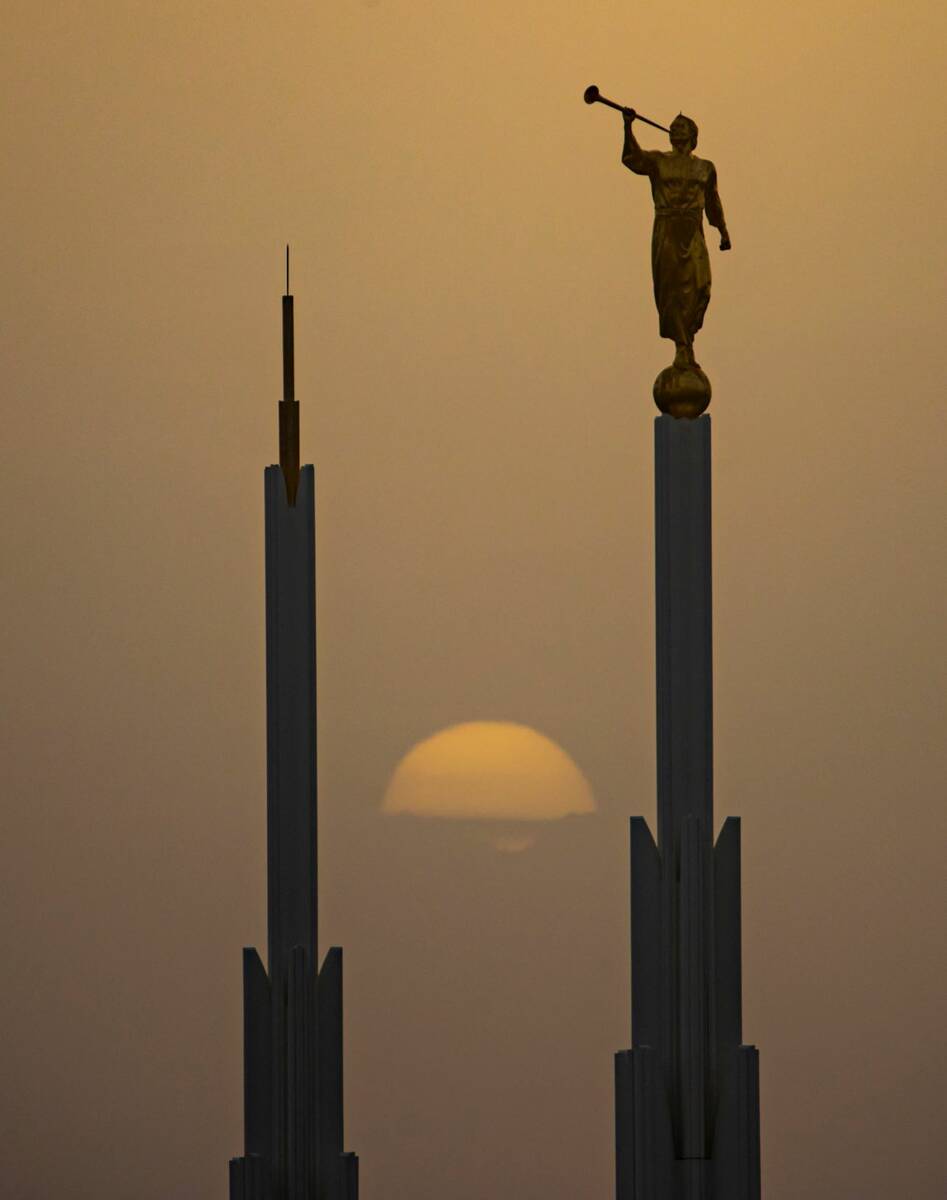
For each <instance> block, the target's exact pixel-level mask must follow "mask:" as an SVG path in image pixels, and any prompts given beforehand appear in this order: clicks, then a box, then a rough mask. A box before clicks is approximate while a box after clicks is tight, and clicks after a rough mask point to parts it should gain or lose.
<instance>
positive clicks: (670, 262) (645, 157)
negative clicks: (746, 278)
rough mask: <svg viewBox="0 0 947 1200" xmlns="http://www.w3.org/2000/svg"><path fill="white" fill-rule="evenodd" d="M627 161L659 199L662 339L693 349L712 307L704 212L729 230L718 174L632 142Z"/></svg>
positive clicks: (705, 164) (657, 287)
mask: <svg viewBox="0 0 947 1200" xmlns="http://www.w3.org/2000/svg"><path fill="white" fill-rule="evenodd" d="M626 141H627V144H626V146H625V151H624V153H623V154H622V162H623V163H624V164H625V166H626V167H628V169H629V170H631V171H634V172H635V174H636V175H647V176H648V177H649V179H650V180H651V194H652V196H653V197H654V232H653V233H652V235H651V274H652V277H653V279H654V301H655V304H656V305H657V307H658V322H659V328H660V332H661V337H666V338H671V339H672V340H673V341H674V342H676V343H677V345H678V346H681V345H685V346H690V345H691V343H692V342H693V340H694V335H695V334H696V333H697V331H698V329H700V327H701V325H703V323H704V313H705V312H706V311H707V305H708V304H709V303H710V258H709V256H708V254H707V243H706V242H705V241H704V224H703V214H704V212H706V213H707V220H708V221H709V222H710V224H711V225H713V226H715V227H716V228H717V229H721V230H722V229H724V227H725V223H724V218H723V208H722V207H721V204H720V197H719V195H718V194H717V171H716V168H715V167H714V164H713V163H712V162H709V161H708V160H707V159H706V158H698V157H697V155H696V154H678V153H676V152H674V151H663V150H643V149H642V148H641V147H640V146H638V144H637V142H634V141H633V139H627V140H626Z"/></svg>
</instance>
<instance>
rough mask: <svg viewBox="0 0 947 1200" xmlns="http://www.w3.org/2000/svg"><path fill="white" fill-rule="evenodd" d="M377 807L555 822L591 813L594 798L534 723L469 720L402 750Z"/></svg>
mask: <svg viewBox="0 0 947 1200" xmlns="http://www.w3.org/2000/svg"><path fill="white" fill-rule="evenodd" d="M382 810H383V811H384V812H386V813H412V814H414V815H415V816H420V817H441V818H450V819H454V820H485V821H556V820H559V819H561V818H562V817H567V816H570V815H573V814H581V813H591V812H594V811H595V799H594V797H593V796H592V790H591V788H590V787H589V785H588V782H587V781H586V779H585V776H584V775H583V774H582V772H581V771H580V770H579V768H578V767H577V766H576V764H575V763H574V762H573V761H572V759H571V758H570V757H569V755H568V754H566V752H565V751H564V750H563V749H562V748H561V747H560V746H557V745H556V743H555V742H553V741H551V740H550V739H549V738H547V737H544V736H543V734H541V733H537V731H536V730H535V729H530V728H529V727H528V726H526V725H518V724H514V723H513V722H509V721H470V722H467V723H465V724H463V725H452V726H450V728H448V729H443V730H441V732H440V733H436V734H434V735H433V737H429V738H426V739H425V740H424V741H423V742H419V743H418V744H417V745H416V746H413V747H412V748H411V749H410V750H409V751H408V753H407V754H406V755H405V756H404V758H403V759H402V760H401V762H400V763H399V764H398V766H397V768H396V769H395V772H394V774H393V775H392V777H391V781H390V783H389V784H388V788H387V791H386V792H385V798H384V801H383V804H382ZM506 848H507V849H509V850H510V851H513V852H515V850H517V849H521V848H522V849H525V848H526V847H525V845H524V846H522V847H521V846H519V845H517V846H516V847H515V849H514V847H513V846H509V847H506Z"/></svg>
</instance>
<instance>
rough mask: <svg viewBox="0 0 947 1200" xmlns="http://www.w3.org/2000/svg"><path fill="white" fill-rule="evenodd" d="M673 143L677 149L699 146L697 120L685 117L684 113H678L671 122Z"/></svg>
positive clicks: (693, 148) (691, 148)
mask: <svg viewBox="0 0 947 1200" xmlns="http://www.w3.org/2000/svg"><path fill="white" fill-rule="evenodd" d="M670 134H671V145H672V146H673V147H674V149H675V150H678V149H681V150H687V149H690V150H696V148H697V122H696V121H692V120H691V119H690V117H685V116H684V114H683V113H678V114H677V116H676V117H675V118H674V120H673V121H672V122H671V130H670Z"/></svg>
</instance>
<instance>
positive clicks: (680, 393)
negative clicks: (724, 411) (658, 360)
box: [654, 365, 711, 418]
mask: <svg viewBox="0 0 947 1200" xmlns="http://www.w3.org/2000/svg"><path fill="white" fill-rule="evenodd" d="M710 395H711V388H710V380H709V379H708V378H707V376H706V375H705V374H704V373H703V371H702V370H701V369H700V367H698V366H696V365H695V366H692V367H665V368H664V370H663V371H662V372H661V373H660V375H659V376H658V377H657V379H656V380H655V381H654V402H655V404H656V405H657V406H658V408H659V409H660V410H661V412H663V413H668V414H669V415H670V416H672V417H690V418H693V417H699V416H700V414H701V413H702V412H704V411H705V410H706V408H707V405H708V404H709V403H710Z"/></svg>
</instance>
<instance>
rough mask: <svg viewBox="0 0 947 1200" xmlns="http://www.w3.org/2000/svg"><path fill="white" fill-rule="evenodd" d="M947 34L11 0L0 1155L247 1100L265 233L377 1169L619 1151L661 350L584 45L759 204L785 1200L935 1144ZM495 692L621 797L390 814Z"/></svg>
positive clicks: (732, 675) (749, 756)
mask: <svg viewBox="0 0 947 1200" xmlns="http://www.w3.org/2000/svg"><path fill="white" fill-rule="evenodd" d="M945 34H947V17H945V8H944V6H943V4H942V3H939V2H935V0H930V2H927V0H901V2H899V3H897V4H895V3H884V4H883V3H869V2H867V0H863V2H861V3H856V2H854V0H820V2H815V0H797V2H796V3H793V4H779V5H776V4H773V3H769V2H765V0H764V2H762V3H760V2H756V3H752V2H751V0H735V2H733V3H723V2H722V0H708V2H706V3H702V4H699V5H698V4H686V3H685V4H680V3H678V4H647V5H632V4H628V3H595V2H591V3H586V4H581V5H580V4H575V3H570V4H565V3H550V2H547V3H538V2H528V3H519V4H514V5H511V4H509V3H504V4H501V3H498V2H496V0H480V2H479V3H476V4H474V3H467V4H460V3H452V2H450V0H439V2H438V3H433V2H429V0H412V2H410V3H409V2H407V0H376V2H374V3H372V2H367V3H354V2H348V3H343V4H335V5H331V6H330V5H321V4H313V3H295V4H276V3H272V4H252V5H251V4H246V3H235V2H233V0H230V2H227V3H225V2H218V3H198V2H196V0H190V2H188V3H181V2H178V0H169V2H166V0H162V2H161V3H153V2H149V3H144V2H141V3H139V2H132V0H126V2H125V3H116V2H113V3H100V2H96V0H85V2H84V3H81V4H80V3H57V2H53V0H45V2H44V3H41V4H35V3H30V4H27V3H21V2H19V0H7V3H6V5H5V6H4V17H3V37H2V39H0V58H2V62H0V68H2V69H0V87H2V89H3V112H4V114H5V119H4V121H3V125H2V134H0V136H2V145H3V154H4V161H5V163H6V186H5V188H4V189H3V194H2V197H0V206H2V221H0V231H2V241H0V245H2V266H3V279H4V284H5V286H4V288H3V294H2V297H0V342H2V362H3V370H2V379H3V395H4V406H3V445H4V451H5V453H4V456H3V460H4V470H3V472H2V475H0V489H2V495H0V505H2V508H0V511H2V516H0V531H2V555H3V562H4V564H5V570H4V572H3V583H2V588H3V591H2V599H0V614H2V623H0V633H2V638H3V645H2V656H3V671H2V679H0V689H2V693H0V694H2V722H0V739H2V744H0V767H2V778H3V784H4V787H3V796H4V800H3V804H2V808H0V813H2V826H0V856H2V862H0V879H2V881H3V896H4V903H3V908H2V917H0V950H2V954H3V959H2V961H3V962H4V964H5V968H6V982H5V986H4V987H3V989H2V991H0V1030H2V1034H0V1079H2V1085H0V1128H2V1129H3V1131H4V1132H3V1137H2V1141H0V1147H2V1156H3V1178H4V1182H3V1185H2V1189H0V1190H2V1191H3V1193H4V1195H5V1196H10V1197H11V1200H50V1198H52V1197H69V1198H70V1200H85V1198H88V1200H92V1198H93V1197H94V1198H95V1200H125V1198H127V1197H131V1196H134V1197H135V1198H136V1200H166V1198H168V1197H174V1200H212V1198H214V1197H224V1196H225V1195H226V1187H227V1185H226V1178H227V1172H226V1164H227V1159H228V1158H229V1157H230V1156H231V1155H234V1154H237V1153H240V1151H241V1149H242V1115H241V1114H242V1107H241V1106H242V1098H241V1089H242V1084H241V1072H242V1049H241V1030H242V1014H241V947H242V946H244V945H253V944H256V945H258V946H261V947H262V946H264V945H265V927H266V926H265V922H266V917H265V877H264V867H265V845H264V831H265V807H264V805H265V793H264V784H265V774H264V767H265V762H264V750H265V729H264V678H263V667H264V660H263V637H264V626H263V505H262V502H263V486H262V471H263V468H264V466H265V465H267V464H268V463H270V462H272V461H273V460H274V458H275V456H276V453H277V426H276V402H277V400H278V398H279V387H280V367H279V347H280V341H279V295H280V292H281V290H282V269H283V260H282V254H283V245H284V243H285V242H287V241H289V242H291V243H292V246H293V262H294V266H293V290H294V292H295V294H296V360H297V388H296V394H297V396H298V397H299V399H300V400H301V404H302V449H303V460H304V461H307V462H308V461H312V462H314V463H315V464H316V471H317V479H318V485H317V491H318V499H317V505H318V512H317V526H318V605H319V609H318V612H319V627H318V652H319V666H318V674H319V687H320V696H319V721H320V724H319V747H320V767H319V771H320V787H321V794H320V803H321V813H320V822H321V824H320V832H321V845H320V855H321V894H322V910H321V929H320V940H321V944H322V945H323V946H324V947H325V946H328V945H329V944H331V943H336V942H339V943H341V944H343V945H344V947H345V956H346V958H345V962H346V1039H347V1046H346V1055H347V1061H346V1099H347V1130H346V1142H347V1145H348V1146H350V1147H351V1148H353V1149H355V1150H356V1151H358V1153H359V1155H360V1156H361V1166H362V1188H363V1192H362V1194H363V1196H364V1197H365V1200H401V1198H402V1197H406V1196H411V1197H412V1200H445V1198H449V1200H483V1198H485V1197H496V1198H497V1200H577V1198H579V1197H582V1198H583V1200H585V1198H586V1197H588V1198H590V1200H596V1198H597V1200H605V1198H607V1197H609V1196H610V1195H612V1194H613V1187H614V1184H613V1157H612V1156H613V1148H612V1147H613V1134H612V1129H613V1110H612V1090H611V1089H612V1057H611V1056H612V1054H613V1052H614V1051H615V1050H618V1049H622V1048H624V1047H626V1046H628V1045H629V1044H630V1032H629V1018H628V1010H629V997H628V943H627V935H628V915H627V907H628V905H627V900H628V862H627V858H628V856H627V819H628V817H629V816H630V815H631V814H639V813H640V814H643V815H645V816H647V817H648V819H649V820H650V821H651V822H652V828H653V827H654V826H653V820H654V783H655V766H654V678H653V670H654V653H653V636H654V635H653V616H654V614H653V547H652V520H653V509H652V417H653V416H654V408H653V405H652V402H651V398H650V389H651V383H652V380H653V379H654V376H655V374H656V373H657V371H658V370H659V369H660V368H661V367H663V366H664V365H666V364H667V363H668V362H669V361H670V357H671V354H672V352H673V350H672V347H671V344H670V343H669V342H666V341H662V340H661V339H660V338H659V337H658V331H657V317H656V314H655V312H654V305H653V300H652V296H651V279H650V267H649V245H650V227H651V199H650V196H649V194H648V186H647V181H645V180H643V179H640V178H637V177H635V176H633V175H631V174H630V173H628V172H627V171H624V170H622V168H621V167H620V164H619V154H620V146H621V122H620V119H619V118H618V116H617V114H615V113H612V112H610V111H607V110H605V109H603V108H601V107H598V106H596V107H594V108H587V107H586V106H585V105H584V104H583V103H582V99H581V96H582V90H583V88H584V87H585V86H586V85H587V84H589V83H592V82H594V83H597V84H598V85H599V86H600V87H601V88H602V91H603V92H604V93H605V94H606V95H610V96H614V97H615V98H616V99H618V100H620V101H623V102H625V103H627V104H633V105H635V106H636V107H638V108H639V109H640V110H641V111H642V112H644V113H646V114H647V115H649V116H651V117H653V118H654V119H655V120H657V121H660V122H661V123H662V124H667V123H668V121H669V120H670V118H672V117H673V116H674V115H675V114H676V113H677V112H678V110H679V109H683V111H684V112H686V113H688V114H689V115H691V116H692V117H694V118H695V119H696V120H697V122H698V124H699V126H700V144H699V147H698V153H699V154H701V155H702V156H704V157H707V158H710V159H712V160H713V161H714V162H715V163H716V165H717V170H718V175H719V180H720V193H721V198H722V201H723V206H724V210H725V212H726V214H727V219H728V224H729V227H730V232H731V235H732V239H733V251H732V253H730V254H727V255H721V254H719V252H718V251H717V249H716V239H715V238H710V239H709V244H710V253H711V262H712V267H713V272H714V291H713V299H712V301H711V305H710V309H709V312H708V316H707V320H706V323H705V327H704V329H703V331H702V333H701V334H700V336H699V339H698V342H697V351H698V358H699V360H700V362H701V364H702V366H703V367H704V369H705V370H706V371H707V373H708V374H709V376H710V377H711V379H712V381H713V384H714V400H713V403H712V405H711V410H710V411H711V414H712V418H713V427H714V556H715V557H714V571H715V575H714V587H715V610H714V620H715V629H714V637H715V669H716V709H715V736H716V743H715V748H716V764H717V770H716V818H717V821H718V823H719V822H720V821H721V820H722V819H723V817H725V816H726V815H729V814H736V815H740V816H741V817H742V818H743V857H744V881H743V904H744V1036H745V1038H746V1040H747V1041H750V1042H753V1043H755V1044H756V1045H758V1046H759V1048H760V1062H761V1107H762V1162H763V1186H764V1195H765V1196H766V1197H767V1200H798V1198H801V1197H805V1198H806V1200H838V1198H839V1197H845V1198H846V1200H847V1198H848V1197H852V1198H858V1200H882V1198H884V1200H890V1198H891V1197H908V1198H909V1200H935V1198H939V1197H941V1196H942V1195H943V1194H944V1190H945V1188H947V1179H945V1170H944V1166H943V1155H942V1149H941V1148H942V1145H943V1142H944V1137H945V1129H944V1116H943V1112H944V1104H943V1095H944V1088H943V1079H944V1069H945V1060H944V1035H943V1020H944V1006H945V967H944V955H943V913H944V912H945V910H947V896H945V883H944V880H945V872H944V847H945V833H947V830H945V819H944V808H945V801H944V794H945V790H944V782H945V775H947V771H945V768H947V751H945V739H944V735H943V728H944V721H945V716H947V713H945V704H944V686H945V670H944V662H945V653H944V651H945V638H944V594H945V584H947V578H945V576H947V571H945V556H944V540H945V539H944V525H945V501H944V493H945V486H944V477H945V460H947V436H945V413H944V409H945V400H944V390H945V389H944V383H943V380H944V377H945V372H947V366H945V362H944V356H943V353H942V343H943V337H944V333H943V330H944V320H945V315H947V305H945V282H944V281H945V279H947V254H945V239H944V235H943V229H942V213H941V209H942V206H943V201H944V193H945V178H947V175H945V169H944V150H943V143H944V134H945V129H947V121H945V116H947V112H945V108H947V105H945V91H944V83H943V80H944V54H943V48H944V44H945ZM663 137H664V135H662V134H660V133H658V132H657V131H648V132H645V131H644V130H642V131H641V140H642V142H643V144H644V145H646V146H652V147H659V146H661V145H662V144H664V143H663ZM466 721H515V722H518V723H521V724H524V725H527V726H531V727H533V728H535V729H536V730H538V731H539V732H540V733H542V734H543V735H545V736H547V737H549V738H551V739H553V740H554V741H555V742H557V743H558V744H559V745H561V746H562V747H563V749H564V750H565V751H566V752H567V753H568V754H569V755H570V756H571V757H572V758H573V759H574V760H575V762H576V764H577V765H578V767H579V769H580V770H581V771H582V773H583V774H584V776H585V777H586V778H587V779H588V781H589V784H590V786H591V789H592V792H593V794H594V796H595V800H596V802H597V805H598V810H597V812H596V813H594V814H592V815H589V816H583V817H581V818H569V819H567V820H566V821H564V822H561V823H557V824H554V825H549V826H548V827H546V828H544V831H543V834H542V836H541V837H539V838H537V840H536V843H535V845H534V846H532V847H531V848H530V849H529V850H527V851H525V852H523V853H519V854H501V853H498V852H497V850H496V849H495V848H494V847H493V845H492V844H491V842H490V841H489V839H485V838H482V837H481V836H479V835H478V832H477V831H476V830H475V829H474V828H472V827H470V826H468V825H467V824H466V823H464V822H453V821H444V822H433V821H430V822H425V821H420V820H410V819H405V820H401V819H392V818H386V817H385V816H383V815H382V814H381V812H380V806H381V802H382V798H383V796H384V792H385V788H386V785H387V783H388V780H389V779H390V777H391V774H392V772H393V770H394V769H395V767H396V765H397V763H398V762H399V760H400V759H401V757H402V756H403V755H404V754H405V753H406V751H407V750H408V749H409V748H410V747H411V746H412V745H414V744H416V743H418V742H420V741H422V740H424V739H425V738H428V737H430V736H431V735H432V734H434V733H435V732H437V731H438V730H440V729H443V728H444V727H446V726H449V725H452V724H456V723H460V722H466Z"/></svg>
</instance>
